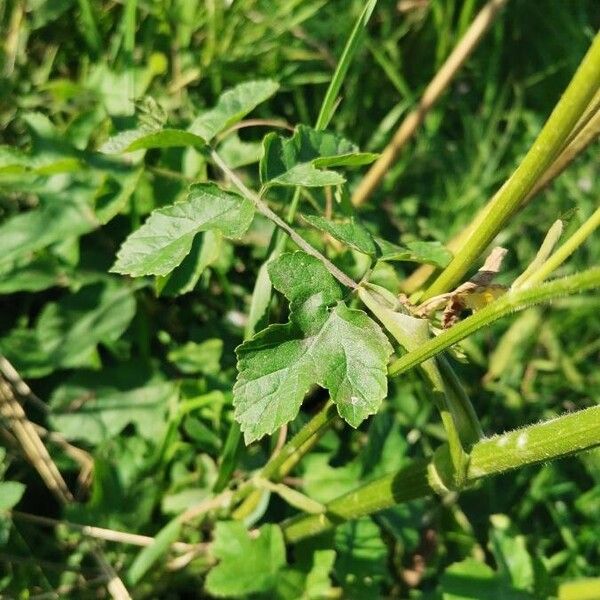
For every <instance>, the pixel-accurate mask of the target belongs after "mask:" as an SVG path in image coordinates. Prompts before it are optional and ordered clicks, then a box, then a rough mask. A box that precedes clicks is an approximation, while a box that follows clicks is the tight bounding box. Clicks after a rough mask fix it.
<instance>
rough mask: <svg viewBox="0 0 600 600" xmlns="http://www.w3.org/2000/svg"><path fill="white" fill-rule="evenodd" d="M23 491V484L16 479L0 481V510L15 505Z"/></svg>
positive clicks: (8, 508)
mask: <svg viewBox="0 0 600 600" xmlns="http://www.w3.org/2000/svg"><path fill="white" fill-rule="evenodd" d="M24 492H25V485H24V484H23V483H19V482H18V481H0V512H1V511H5V510H10V509H11V508H12V507H13V506H15V505H16V504H17V503H18V502H19V500H21V497H22V496H23V494H24Z"/></svg>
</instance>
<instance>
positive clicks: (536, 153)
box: [423, 33, 600, 300]
mask: <svg viewBox="0 0 600 600" xmlns="http://www.w3.org/2000/svg"><path fill="white" fill-rule="evenodd" d="M598 87H600V33H599V34H597V35H596V37H595V39H594V41H593V42H592V45H591V47H590V49H589V50H588V52H587V54H586V55H585V56H584V58H583V60H582V62H581V64H580V65H579V68H578V69H577V71H576V73H575V75H574V76H573V79H572V80H571V83H570V84H569V86H568V87H567V89H566V91H565V93H564V94H563V96H562V98H561V99H560V100H559V102H558V104H557V105H556V107H555V108H554V110H553V111H552V114H551V115H550V117H549V119H548V120H547V121H546V124H545V125H544V127H543V128H542V131H541V132H540V134H539V135H538V137H537V139H536V141H535V142H534V144H533V146H532V147H531V148H530V149H529V152H528V153H527V155H526V156H525V158H524V159H523V161H522V162H521V164H520V165H519V167H518V168H517V170H516V171H515V172H514V173H513V175H512V176H511V177H510V178H509V180H508V181H507V182H506V183H505V184H504V185H503V186H502V188H501V189H500V190H499V191H498V193H497V194H496V195H495V196H494V198H493V200H492V201H491V203H490V205H489V209H488V210H487V212H486V216H485V219H483V220H482V221H481V222H480V223H479V225H478V227H477V228H476V229H475V230H474V231H473V232H472V233H471V235H470V237H469V239H468V240H467V241H466V242H465V244H464V245H463V246H462V248H461V249H460V250H459V251H458V253H457V254H456V255H455V257H454V259H453V260H452V261H451V263H450V264H449V265H448V266H447V267H446V269H444V271H442V273H441V274H440V275H439V277H438V278H437V279H436V280H435V281H434V282H433V284H432V285H431V286H430V288H429V289H428V290H427V292H426V293H425V296H424V298H423V299H424V300H427V299H429V298H431V297H433V296H437V295H439V294H442V293H444V292H446V291H448V290H451V289H453V288H454V287H456V285H457V284H458V283H459V282H460V280H461V279H462V278H463V276H464V275H465V273H466V272H467V270H468V269H469V268H470V267H471V265H472V264H473V262H474V261H475V260H477V258H478V257H479V255H480V254H481V253H482V252H483V251H484V250H485V248H486V247H487V246H488V245H489V244H490V242H491V241H492V240H493V239H494V237H495V236H496V235H497V234H498V232H499V231H500V230H501V229H502V228H503V227H504V225H505V224H506V222H507V221H508V219H509V218H510V217H511V215H512V214H513V213H514V212H515V211H516V210H518V208H519V206H520V205H521V203H522V202H523V200H524V198H526V197H527V195H528V194H529V193H530V192H531V190H532V189H533V188H534V186H535V184H536V182H537V181H539V179H540V178H541V177H542V175H543V173H544V171H545V170H546V169H547V168H548V167H549V166H550V165H551V164H552V162H553V161H554V160H555V158H556V156H557V155H558V153H559V152H560V151H561V149H562V147H563V144H564V140H565V139H566V138H567V137H568V136H569V134H570V133H571V131H572V130H573V127H574V126H575V125H576V123H577V122H578V120H579V119H580V117H581V116H582V115H583V113H584V112H585V111H586V109H587V107H588V105H589V103H590V101H591V100H592V98H593V97H594V95H595V94H596V92H597V90H598Z"/></svg>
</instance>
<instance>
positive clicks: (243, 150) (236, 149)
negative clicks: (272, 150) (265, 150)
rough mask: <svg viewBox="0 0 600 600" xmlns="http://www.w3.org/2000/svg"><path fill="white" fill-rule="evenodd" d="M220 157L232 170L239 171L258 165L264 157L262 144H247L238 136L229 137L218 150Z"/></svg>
mask: <svg viewBox="0 0 600 600" xmlns="http://www.w3.org/2000/svg"><path fill="white" fill-rule="evenodd" d="M218 152H219V156H220V157H221V158H222V159H223V160H224V161H225V162H226V163H227V165H228V166H229V168H230V169H239V168H240V167H245V166H247V165H252V164H254V163H257V162H258V161H259V160H260V157H261V156H262V144H261V143H260V142H245V141H243V140H240V138H239V136H238V135H228V136H227V137H226V138H225V139H224V140H223V142H222V143H221V145H220V146H219V149H218Z"/></svg>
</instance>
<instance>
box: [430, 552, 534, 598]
mask: <svg viewBox="0 0 600 600" xmlns="http://www.w3.org/2000/svg"><path fill="white" fill-rule="evenodd" d="M441 583H442V590H443V592H442V598H443V600H480V599H481V598H489V599H490V600H493V599H494V600H495V599H497V600H525V599H526V598H531V596H530V595H529V594H526V593H524V592H522V591H519V590H515V589H514V588H512V587H510V585H509V584H507V583H506V582H505V581H504V580H503V579H502V578H501V577H499V576H498V575H497V574H496V573H495V572H494V571H493V570H492V569H491V568H490V567H489V566H488V565H486V564H485V563H480V562H477V561H475V560H473V559H471V558H467V559H466V560H463V561H462V562H458V563H454V564H453V565H450V566H449V567H448V568H447V569H446V571H445V573H444V574H443V575H442V577H441Z"/></svg>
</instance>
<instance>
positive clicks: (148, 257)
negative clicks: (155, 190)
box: [111, 183, 254, 277]
mask: <svg viewBox="0 0 600 600" xmlns="http://www.w3.org/2000/svg"><path fill="white" fill-rule="evenodd" d="M253 217H254V206H253V205H252V203H251V202H250V201H249V200H247V199H246V198H243V197H242V196H239V195H238V194H235V193H232V192H226V191H224V190H222V189H221V188H219V187H218V186H216V185H215V184H212V183H202V184H194V185H192V186H191V188H190V193H189V194H188V197H187V198H186V200H184V201H182V202H177V203H175V204H172V205H171V206H166V207H164V208H159V209H157V210H155V211H153V212H152V213H151V215H150V217H149V218H148V219H147V221H146V222H145V223H144V225H142V227H140V228H139V229H138V230H137V231H134V232H133V233H132V234H131V235H130V236H129V237H128V238H127V239H126V240H125V242H124V243H123V245H122V246H121V249H120V250H119V252H118V253H117V260H116V262H115V264H114V265H113V267H112V269H111V271H113V272H115V273H122V274H124V275H131V276H132V277H141V276H143V275H167V274H168V273H170V272H171V271H172V270H173V269H174V268H175V267H177V266H178V265H179V264H180V263H181V262H182V261H183V259H184V258H185V257H186V256H187V255H188V254H189V252H190V250H191V248H192V243H193V241H194V237H195V236H196V234H197V233H199V232H201V231H208V230H217V231H220V232H221V233H222V234H223V235H225V236H227V237H234V238H235V237H240V236H241V235H243V234H244V233H245V231H246V230H247V229H248V227H249V226H250V223H251V222H252V219H253Z"/></svg>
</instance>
